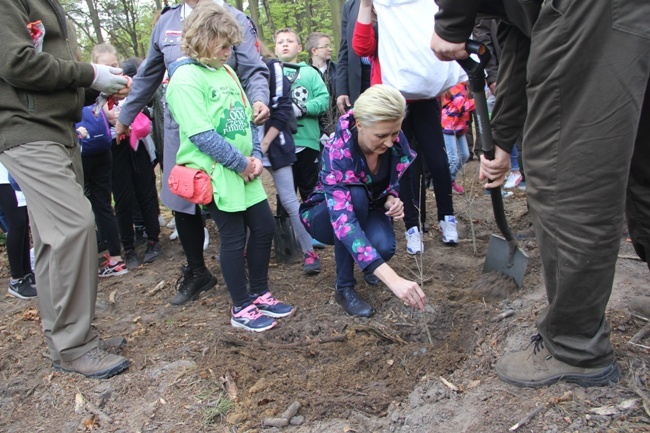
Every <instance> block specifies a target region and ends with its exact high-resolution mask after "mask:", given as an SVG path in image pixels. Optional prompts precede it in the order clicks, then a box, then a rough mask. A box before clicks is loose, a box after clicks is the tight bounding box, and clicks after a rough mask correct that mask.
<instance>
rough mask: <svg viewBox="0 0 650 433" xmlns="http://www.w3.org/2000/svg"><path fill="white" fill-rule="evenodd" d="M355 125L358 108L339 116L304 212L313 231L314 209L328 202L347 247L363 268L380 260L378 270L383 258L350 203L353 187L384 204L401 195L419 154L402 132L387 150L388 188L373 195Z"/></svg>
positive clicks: (307, 224) (335, 231) (304, 221)
mask: <svg viewBox="0 0 650 433" xmlns="http://www.w3.org/2000/svg"><path fill="white" fill-rule="evenodd" d="M355 125H356V121H355V119H354V110H350V111H349V112H348V113H347V114H344V115H343V116H341V118H340V119H339V122H338V125H337V127H336V132H335V133H334V137H333V138H331V139H330V140H329V141H328V142H327V144H326V145H325V147H324V149H323V154H322V156H321V164H322V167H321V171H320V175H319V180H318V183H317V184H316V187H315V188H314V191H313V192H312V193H311V194H310V195H309V198H308V199H307V200H306V201H305V202H304V203H303V204H302V205H301V206H300V214H301V219H302V221H303V224H304V225H305V226H306V227H307V229H308V230H309V223H310V221H311V218H310V217H309V214H310V212H313V211H314V208H315V207H316V206H318V205H319V204H321V203H322V202H324V201H325V202H326V203H327V208H328V209H329V214H330V220H331V222H332V227H333V228H334V234H335V236H336V237H337V239H338V240H340V241H341V242H342V243H343V244H344V245H345V246H346V247H347V249H348V251H350V254H352V257H353V258H354V260H355V261H356V263H357V264H358V265H359V266H360V267H361V269H366V268H367V267H368V266H370V265H371V264H373V263H374V262H377V261H379V262H378V263H374V265H375V266H373V267H372V269H373V270H374V269H375V268H376V267H377V266H379V265H380V264H382V263H383V259H382V258H381V257H380V256H379V253H378V252H377V250H375V248H374V247H373V246H372V245H371V244H370V241H369V240H368V238H367V237H366V234H365V233H364V232H363V230H362V229H361V226H360V225H359V221H358V220H357V217H356V215H355V214H354V210H353V207H352V203H351V202H350V200H351V195H350V187H351V186H353V185H363V186H365V187H366V191H367V193H368V198H369V201H370V203H376V204H379V203H384V202H385V198H386V197H387V196H388V195H392V196H394V197H398V188H399V179H400V178H401V177H402V175H403V174H404V171H405V170H406V168H407V167H408V166H409V165H411V163H412V162H413V160H414V159H415V156H416V153H415V152H414V151H413V150H411V148H410V147H409V145H408V141H407V139H406V137H405V136H404V134H403V133H402V132H400V133H399V136H398V137H397V139H396V140H395V143H394V144H393V147H392V148H391V149H390V150H389V151H388V153H387V154H389V155H390V157H391V160H390V181H389V184H388V187H387V188H386V189H385V190H384V191H383V192H382V193H381V194H380V195H379V196H376V197H373V196H372V173H371V172H370V170H369V169H368V166H367V165H366V159H365V158H364V157H363V153H362V151H361V149H360V148H359V144H358V142H357V139H356V137H357V135H356V131H353V130H352V129H353V127H354V126H355Z"/></svg>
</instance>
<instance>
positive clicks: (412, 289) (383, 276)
mask: <svg viewBox="0 0 650 433" xmlns="http://www.w3.org/2000/svg"><path fill="white" fill-rule="evenodd" d="M375 275H376V276H377V277H378V278H379V279H380V280H381V281H383V282H384V284H386V285H387V286H388V288H389V289H390V290H391V292H393V293H394V294H395V296H397V297H398V298H400V299H401V300H402V301H404V302H405V303H406V304H407V305H409V306H410V307H413V308H415V309H416V310H420V311H424V309H425V307H426V304H427V296H426V295H425V294H424V292H423V291H422V289H421V288H420V286H419V285H418V283H416V282H415V281H409V280H407V279H405V278H402V277H400V276H399V275H397V273H396V272H395V271H394V270H393V268H391V267H390V266H388V264H387V263H382V264H381V265H379V267H378V268H377V269H375Z"/></svg>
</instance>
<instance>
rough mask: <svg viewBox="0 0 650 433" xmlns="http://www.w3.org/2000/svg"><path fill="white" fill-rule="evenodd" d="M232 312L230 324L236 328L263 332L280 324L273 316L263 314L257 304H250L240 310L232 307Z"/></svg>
mask: <svg viewBox="0 0 650 433" xmlns="http://www.w3.org/2000/svg"><path fill="white" fill-rule="evenodd" d="M230 314H231V318H230V324H231V325H232V326H234V327H235V328H242V329H245V330H247V331H253V332H263V331H266V330H267V329H271V328H273V327H274V326H275V325H277V324H278V322H276V321H275V320H273V319H272V318H270V317H268V316H265V315H263V314H262V313H261V312H260V310H258V309H257V306H255V304H250V305H249V306H248V307H245V308H242V309H241V310H239V311H235V309H234V308H232V309H231V310H230Z"/></svg>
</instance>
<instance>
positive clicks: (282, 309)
mask: <svg viewBox="0 0 650 433" xmlns="http://www.w3.org/2000/svg"><path fill="white" fill-rule="evenodd" d="M251 301H253V305H255V306H256V307H257V309H258V310H259V312H260V313H262V314H264V315H265V316H269V317H276V318H278V317H287V316H291V315H292V314H293V312H294V311H296V309H295V307H292V306H291V305H287V304H283V303H282V302H280V301H278V300H277V299H275V297H274V296H273V295H272V294H271V292H266V293H264V294H263V295H259V296H258V295H253V294H251Z"/></svg>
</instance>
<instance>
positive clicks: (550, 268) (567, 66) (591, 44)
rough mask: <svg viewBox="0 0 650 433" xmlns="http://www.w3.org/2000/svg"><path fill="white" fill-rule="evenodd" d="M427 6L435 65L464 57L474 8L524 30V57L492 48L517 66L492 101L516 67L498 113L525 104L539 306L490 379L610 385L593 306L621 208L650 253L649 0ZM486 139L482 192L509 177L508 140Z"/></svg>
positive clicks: (604, 298) (605, 334) (637, 242)
mask: <svg viewBox="0 0 650 433" xmlns="http://www.w3.org/2000/svg"><path fill="white" fill-rule="evenodd" d="M437 1H438V4H439V6H440V11H439V13H438V15H437V16H436V23H435V33H434V35H433V38H432V42H431V47H432V49H433V50H434V51H435V52H436V54H437V55H438V57H439V58H441V59H443V60H454V59H458V58H463V57H466V56H467V53H466V52H465V50H464V42H465V41H466V39H467V38H468V37H469V35H470V33H471V31H472V27H473V25H474V20H475V18H476V16H477V14H478V13H480V12H489V13H493V14H495V13H496V15H498V16H500V17H503V18H504V19H507V20H509V21H510V22H511V24H513V25H514V26H515V27H517V29H518V30H519V31H521V33H522V34H523V35H524V36H530V53H529V54H528V53H527V52H526V51H527V49H522V50H517V48H516V46H514V47H513V46H510V47H507V46H504V47H503V52H502V58H504V57H506V56H509V58H510V59H511V60H512V61H513V63H514V64H518V65H520V67H518V68H513V70H512V74H513V76H512V78H513V80H512V81H509V80H504V79H502V77H501V75H500V76H499V79H498V86H499V87H498V89H497V105H498V104H499V99H502V98H505V97H506V96H508V95H509V91H510V90H514V91H515V93H514V94H518V90H517V89H515V87H516V86H521V83H522V82H524V81H525V77H526V74H527V79H528V82H527V83H526V95H527V101H526V98H510V100H509V101H504V100H503V99H502V100H501V103H502V104H505V105H506V106H508V107H516V106H517V105H520V107H519V111H517V110H516V109H505V112H507V113H526V106H525V104H526V102H527V107H528V109H527V113H528V114H527V118H526V119H525V126H524V144H523V149H524V150H523V155H524V167H525V169H526V175H527V188H528V189H527V191H528V203H529V207H530V211H531V215H532V217H533V223H534V227H535V232H536V235H537V239H538V241H539V248H540V254H541V259H542V264H543V274H544V280H545V283H546V290H547V296H548V301H549V305H548V306H547V307H546V308H545V309H544V310H543V311H542V312H541V313H540V316H539V318H538V320H537V330H538V332H539V335H537V336H535V337H533V339H534V340H533V341H534V342H535V344H534V347H533V348H528V349H527V350H524V351H521V352H516V353H510V354H506V355H504V356H503V357H502V358H501V359H500V360H499V361H498V362H497V365H496V370H497V374H498V375H499V377H500V378H501V379H502V380H504V381H506V382H509V383H512V384H515V385H518V386H531V387H536V386H544V385H549V384H552V383H555V382H558V381H560V380H564V381H569V382H575V383H578V384H580V385H582V386H592V385H605V384H608V383H610V382H614V381H616V380H618V377H619V370H618V367H617V364H616V360H615V356H614V351H613V348H612V345H611V342H610V331H611V330H610V327H609V325H608V323H607V321H606V320H605V309H606V306H607V302H608V300H609V296H610V294H611V291H612V284H613V280H614V271H615V265H616V259H617V256H618V250H619V243H620V238H621V230H622V227H623V216H624V210H625V209H626V204H627V211H628V220H629V225H630V232H631V235H632V239H633V242H634V246H635V248H636V250H637V252H638V253H639V255H640V257H641V258H642V259H643V260H644V261H646V260H647V256H648V255H649V254H650V93H649V92H650V87H648V80H649V77H650V26H648V24H647V17H648V16H650V3H649V2H647V1H645V0H627V1H625V0H602V1H599V2H581V1H577V0H548V1H545V2H544V3H543V4H542V5H541V7H540V5H539V3H537V5H538V7H539V16H538V17H536V20H535V15H536V12H535V13H533V14H528V12H530V11H529V10H526V9H525V7H526V6H530V5H534V4H535V3H536V2H534V1H517V0H503V2H500V1H480V0H437ZM488 9H491V10H488ZM522 11H523V13H522ZM526 18H528V20H526ZM526 58H527V63H526ZM522 65H526V67H525V68H524V67H522ZM495 109H496V108H495ZM520 121H521V114H519V115H512V116H502V118H501V119H500V120H499V122H501V123H500V125H495V129H498V128H499V127H501V128H503V125H506V126H510V127H514V128H516V127H518V125H517V122H520ZM494 122H495V123H497V119H496V118H495V119H494ZM498 137H499V135H498V134H495V144H496V158H495V160H494V161H487V160H485V159H484V158H482V161H481V163H482V167H481V176H482V178H484V179H485V178H487V179H491V181H490V182H489V183H488V184H487V186H488V187H489V186H496V185H500V184H502V183H503V181H504V179H505V177H506V176H507V174H508V172H509V165H510V164H509V161H508V158H509V155H508V153H507V152H508V151H509V147H508V144H507V143H506V144H504V143H502V142H500V141H499V139H498ZM510 143H512V142H510ZM510 145H511V144H510ZM626 188H627V195H626Z"/></svg>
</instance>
